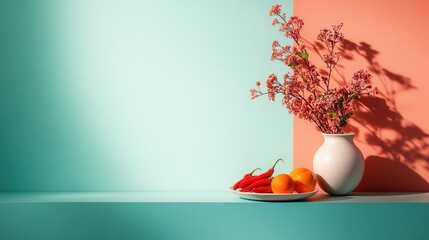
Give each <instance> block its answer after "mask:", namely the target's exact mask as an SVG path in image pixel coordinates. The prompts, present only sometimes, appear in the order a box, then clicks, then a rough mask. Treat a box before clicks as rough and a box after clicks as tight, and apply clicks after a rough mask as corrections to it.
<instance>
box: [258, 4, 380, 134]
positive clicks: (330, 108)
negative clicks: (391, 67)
mask: <svg viewBox="0 0 429 240" xmlns="http://www.w3.org/2000/svg"><path fill="white" fill-rule="evenodd" d="M270 16H275V18H274V20H273V22H272V25H273V26H275V25H278V26H279V31H280V32H282V33H283V34H284V36H285V37H286V38H290V39H293V41H294V43H295V46H288V45H286V46H281V45H280V43H279V41H274V42H273V45H272V55H271V60H273V61H274V60H278V61H281V62H282V63H284V64H285V65H286V66H289V67H290V68H291V69H292V70H293V73H292V74H289V73H286V74H285V75H284V76H283V81H282V82H280V81H279V80H278V78H277V76H276V75H274V74H270V75H269V77H268V79H267V81H266V88H267V91H266V92H262V91H261V87H260V86H261V83H260V81H258V82H256V86H257V89H251V90H250V94H251V98H252V99H255V98H257V97H260V96H262V95H266V94H267V95H268V98H269V99H270V100H272V101H274V100H275V97H276V95H277V94H280V95H282V96H283V98H282V104H283V105H285V106H286V108H287V109H288V110H289V112H290V113H293V114H294V115H296V116H297V117H299V118H301V119H305V120H308V121H310V122H314V123H315V124H316V125H317V127H318V128H319V129H320V130H321V131H322V132H323V133H329V134H338V133H344V127H345V126H346V125H347V121H348V120H349V119H350V117H351V116H352V115H353V112H354V111H356V110H357V107H356V104H355V103H354V102H355V100H356V99H358V98H359V97H361V96H362V95H364V94H376V93H377V89H376V88H374V89H373V88H372V87H371V85H369V81H370V79H371V75H370V74H369V73H368V72H367V71H365V70H359V71H358V72H356V73H354V74H353V77H352V78H351V80H350V81H349V82H348V83H347V84H345V85H343V86H339V87H332V86H331V84H330V82H331V75H332V72H333V71H334V69H335V67H336V65H337V64H338V61H339V60H340V57H341V52H338V51H336V46H337V44H339V43H341V42H342V41H343V39H344V36H343V34H342V33H341V32H340V31H341V28H342V26H343V24H342V23H341V24H339V25H333V26H332V28H331V29H326V28H325V29H321V30H320V33H319V35H318V37H317V39H318V40H319V41H321V42H322V43H323V45H324V46H325V47H326V49H327V53H326V54H324V55H322V60H323V62H324V63H326V68H327V71H319V70H318V68H317V67H316V66H315V65H314V64H312V63H311V62H310V60H309V53H308V52H307V48H306V45H305V43H304V41H303V39H302V37H301V35H300V31H301V29H302V27H303V25H304V22H303V21H302V20H301V19H299V18H298V17H296V16H292V17H290V19H289V20H286V14H285V13H282V12H281V5H274V6H273V7H272V8H271V11H270ZM322 73H324V74H322Z"/></svg>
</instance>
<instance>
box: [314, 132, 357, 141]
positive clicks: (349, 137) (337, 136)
mask: <svg viewBox="0 0 429 240" xmlns="http://www.w3.org/2000/svg"><path fill="white" fill-rule="evenodd" d="M322 136H323V138H324V139H325V141H330V140H335V139H344V140H347V141H350V142H353V138H354V137H355V136H356V134H355V133H341V134H327V133H322Z"/></svg>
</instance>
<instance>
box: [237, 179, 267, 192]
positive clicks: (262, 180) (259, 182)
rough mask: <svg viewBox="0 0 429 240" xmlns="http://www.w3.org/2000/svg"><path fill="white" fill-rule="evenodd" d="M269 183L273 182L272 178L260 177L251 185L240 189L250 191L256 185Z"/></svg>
mask: <svg viewBox="0 0 429 240" xmlns="http://www.w3.org/2000/svg"><path fill="white" fill-rule="evenodd" d="M268 184H271V179H269V178H264V179H260V180H258V181H256V182H253V183H252V184H250V185H249V186H247V187H245V188H242V189H240V192H249V191H250V190H252V189H254V188H255V187H259V186H266V185H268Z"/></svg>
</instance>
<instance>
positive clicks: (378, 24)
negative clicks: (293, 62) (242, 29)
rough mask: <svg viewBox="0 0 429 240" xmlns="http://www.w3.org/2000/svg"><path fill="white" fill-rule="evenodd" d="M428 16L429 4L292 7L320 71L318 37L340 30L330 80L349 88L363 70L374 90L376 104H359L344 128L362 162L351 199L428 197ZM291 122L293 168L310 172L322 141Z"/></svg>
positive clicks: (371, 100)
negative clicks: (401, 194)
mask: <svg viewBox="0 0 429 240" xmlns="http://www.w3.org/2000/svg"><path fill="white" fill-rule="evenodd" d="M428 12H429V1H418V0H414V1H388V0H378V1H371V0H349V1H341V0H319V1H304V0H296V1H295V2H294V14H295V15H296V16H299V17H300V18H302V19H303V20H304V22H305V25H304V29H303V31H302V35H303V37H304V39H306V40H307V41H308V45H309V46H310V48H312V51H311V52H310V60H312V61H313V62H314V63H316V65H317V66H319V67H321V68H323V67H324V65H323V64H322V63H321V61H320V60H319V59H320V57H319V56H318V54H320V52H321V51H322V49H320V48H319V47H318V45H317V44H316V41H317V40H316V39H317V34H318V33H319V31H320V29H321V28H328V27H330V26H331V25H333V24H338V23H340V22H343V23H344V27H343V30H342V32H343V33H344V35H345V41H344V43H343V44H342V45H341V46H340V50H341V51H342V52H343V58H342V60H340V62H339V65H338V67H337V72H336V74H335V76H334V78H333V80H334V81H336V82H339V83H341V82H343V81H348V80H349V79H350V78H351V76H352V74H353V73H354V72H356V71H358V70H359V69H362V68H363V69H367V70H369V72H370V73H371V74H372V75H373V79H372V84H373V86H376V87H377V88H378V89H379V94H378V95H377V96H376V97H366V98H363V99H362V101H361V102H360V111H359V112H358V113H356V114H355V115H354V116H353V117H352V120H351V121H350V123H349V126H348V128H347V131H350V132H356V133H357V136H356V138H355V143H356V144H357V145H358V147H359V148H360V149H361V150H362V152H363V154H364V156H365V161H366V167H365V174H364V177H363V179H362V181H361V183H360V185H359V186H358V188H357V189H356V191H386V192H389V191H429V183H428V182H429V114H428V110H429V98H428V96H429V74H428V68H429V64H428V60H427V59H428V57H429V47H428V43H429V28H428V27H427V26H428V24H429V16H428ZM294 120H295V122H294V167H298V166H305V167H309V168H312V160H313V155H314V153H315V151H316V150H317V148H318V147H319V146H320V145H321V144H322V143H323V137H322V136H321V135H320V132H319V131H318V130H317V129H316V128H315V127H314V126H313V124H311V123H308V122H305V121H303V120H300V119H297V118H295V119H294Z"/></svg>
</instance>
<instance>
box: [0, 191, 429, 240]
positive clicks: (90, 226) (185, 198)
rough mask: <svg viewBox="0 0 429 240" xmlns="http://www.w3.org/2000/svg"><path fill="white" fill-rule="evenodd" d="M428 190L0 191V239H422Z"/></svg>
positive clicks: (428, 214) (427, 233)
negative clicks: (268, 198)
mask: <svg viewBox="0 0 429 240" xmlns="http://www.w3.org/2000/svg"><path fill="white" fill-rule="evenodd" d="M428 218H429V193H353V194H350V195H348V196H342V197H331V196H327V195H324V194H316V195H314V196H313V197H311V198H309V199H307V200H305V201H296V202H258V201H249V200H244V199H240V198H238V197H237V196H235V195H233V194H232V193H230V192H227V191H225V192H61V193H60V192H50V193H17V192H3V193H0V239H11V240H14V239H47V240H50V239H65V240H68V239H107V240H109V239H155V240H157V239H179V240H180V239H208V240H211V239H222V240H223V239H246V240H253V239H429V228H428V227H427V223H428Z"/></svg>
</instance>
